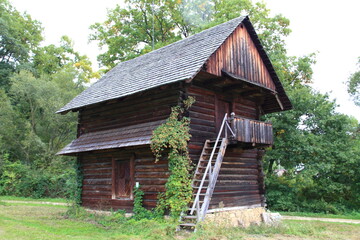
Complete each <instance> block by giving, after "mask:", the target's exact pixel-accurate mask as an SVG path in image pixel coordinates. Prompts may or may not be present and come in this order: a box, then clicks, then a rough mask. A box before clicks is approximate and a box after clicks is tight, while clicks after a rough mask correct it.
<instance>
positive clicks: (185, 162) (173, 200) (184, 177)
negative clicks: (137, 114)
mask: <svg viewBox="0 0 360 240" xmlns="http://www.w3.org/2000/svg"><path fill="white" fill-rule="evenodd" d="M194 102H195V99H194V98H193V97H188V98H187V99H186V100H184V101H183V104H182V105H181V106H175V107H172V109H171V114H170V116H169V118H168V119H167V120H166V122H165V123H164V124H162V125H160V126H159V127H158V128H156V129H155V130H154V132H153V135H152V139H151V150H152V152H153V153H154V155H155V161H156V162H157V161H159V160H160V159H161V158H162V157H166V158H167V159H168V161H169V172H170V176H169V179H168V181H167V183H166V185H165V189H166V191H165V193H163V194H160V196H159V203H158V206H157V207H156V210H157V211H158V212H161V211H162V212H164V211H165V210H169V211H170V215H171V216H173V217H177V216H179V215H180V213H181V211H183V210H184V209H185V208H186V207H187V205H188V203H189V202H190V201H191V198H192V188H191V176H190V171H191V169H192V164H191V160H190V157H189V152H188V148H187V146H188V141H189V140H190V137H191V135H190V133H189V132H190V126H189V125H190V119H189V118H188V117H184V113H185V111H186V110H188V109H189V108H190V107H191V105H192V104H193V103H194ZM165 155H166V156H165Z"/></svg>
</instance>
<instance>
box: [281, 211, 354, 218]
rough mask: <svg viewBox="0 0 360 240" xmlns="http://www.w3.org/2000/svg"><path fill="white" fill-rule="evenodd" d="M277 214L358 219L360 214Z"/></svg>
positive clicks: (283, 213)
mask: <svg viewBox="0 0 360 240" xmlns="http://www.w3.org/2000/svg"><path fill="white" fill-rule="evenodd" d="M279 213H280V214H281V215H284V216H299V217H319V218H343V219H360V213H358V212H352V213H348V214H325V213H307V212H279Z"/></svg>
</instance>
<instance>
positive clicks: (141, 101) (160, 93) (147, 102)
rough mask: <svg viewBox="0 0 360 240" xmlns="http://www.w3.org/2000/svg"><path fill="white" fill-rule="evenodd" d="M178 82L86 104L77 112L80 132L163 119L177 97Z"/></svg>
mask: <svg viewBox="0 0 360 240" xmlns="http://www.w3.org/2000/svg"><path fill="white" fill-rule="evenodd" d="M179 89H180V88H179V86H178V85H177V84H175V85H170V86H163V87H161V88H157V89H153V90H149V91H146V92H142V93H138V94H134V95H131V96H129V97H125V98H122V99H120V100H115V101H108V102H106V103H103V104H96V105H94V106H89V107H87V108H85V109H83V110H81V111H80V112H79V126H78V128H79V135H81V134H83V133H88V132H96V131H101V130H108V129H113V128H120V127H125V126H130V125H134V124H140V123H147V122H154V121H157V120H162V119H166V118H167V117H168V116H169V114H170V109H171V106H175V105H177V104H178V101H179V94H180V93H179Z"/></svg>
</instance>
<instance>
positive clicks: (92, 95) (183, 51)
mask: <svg viewBox="0 0 360 240" xmlns="http://www.w3.org/2000/svg"><path fill="white" fill-rule="evenodd" d="M245 18H247V17H239V18H235V19H233V20H231V21H228V22H226V23H223V24H220V25H218V26H215V27H212V28H209V29H207V30H205V31H202V32H200V33H198V34H195V35H192V36H190V37H188V38H185V39H183V40H181V41H178V42H175V43H172V44H170V45H167V46H165V47H162V48H160V49H157V50H155V51H152V52H150V53H147V54H145V55H142V56H140V57H137V58H134V59H132V60H129V61H126V62H121V63H119V64H118V65H117V66H116V67H114V68H113V69H111V70H110V71H109V72H107V73H106V74H105V75H104V76H103V77H102V78H101V79H100V80H98V81H97V82H96V83H94V84H93V85H92V86H91V87H89V88H88V89H86V90H85V91H83V92H82V93H81V94H79V95H78V96H77V97H75V98H74V99H73V100H72V101H70V102H69V103H68V104H66V105H65V106H64V107H63V108H61V109H60V110H59V111H57V113H62V112H66V111H69V110H74V109H78V108H81V107H85V106H88V105H91V104H95V103H100V102H104V101H108V100H111V99H116V98H119V97H124V96H127V95H130V94H133V93H136V92H140V91H144V90H147V89H150V88H154V87H158V86H161V85H165V84H169V83H173V82H178V81H182V80H188V79H191V78H193V77H194V76H195V75H196V74H197V73H198V71H199V70H200V68H201V67H202V65H203V64H204V63H205V62H206V60H207V59H208V58H209V57H210V56H211V54H212V53H214V52H215V51H216V49H217V48H218V47H219V46H220V45H221V44H222V43H223V42H224V41H225V40H226V38H227V37H228V36H229V35H230V34H231V33H232V32H233V31H234V30H235V28H236V27H237V26H238V25H239V24H240V23H241V22H242V21H243V20H244V19H245Z"/></svg>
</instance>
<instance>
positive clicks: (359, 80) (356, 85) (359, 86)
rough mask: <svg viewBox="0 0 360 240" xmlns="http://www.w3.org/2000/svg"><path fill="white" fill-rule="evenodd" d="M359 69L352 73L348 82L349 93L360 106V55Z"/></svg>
mask: <svg viewBox="0 0 360 240" xmlns="http://www.w3.org/2000/svg"><path fill="white" fill-rule="evenodd" d="M357 65H358V70H357V71H356V72H354V73H353V74H351V75H350V77H349V80H348V82H347V87H348V89H347V90H348V93H349V94H350V95H351V96H352V98H353V100H354V102H355V104H356V105H358V106H360V57H359V59H358V64H357Z"/></svg>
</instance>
